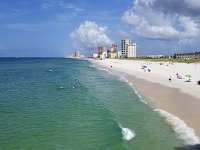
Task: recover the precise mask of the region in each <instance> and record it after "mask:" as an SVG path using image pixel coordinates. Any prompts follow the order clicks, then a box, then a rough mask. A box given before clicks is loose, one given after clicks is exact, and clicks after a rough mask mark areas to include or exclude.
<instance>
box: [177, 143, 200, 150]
mask: <svg viewBox="0 0 200 150" xmlns="http://www.w3.org/2000/svg"><path fill="white" fill-rule="evenodd" d="M175 149H176V150H200V144H196V145H188V146H184V147H175Z"/></svg>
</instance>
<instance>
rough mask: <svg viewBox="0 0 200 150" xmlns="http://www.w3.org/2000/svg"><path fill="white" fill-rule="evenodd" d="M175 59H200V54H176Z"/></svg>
mask: <svg viewBox="0 0 200 150" xmlns="http://www.w3.org/2000/svg"><path fill="white" fill-rule="evenodd" d="M174 57H175V58H178V59H200V52H194V53H177V54H174Z"/></svg>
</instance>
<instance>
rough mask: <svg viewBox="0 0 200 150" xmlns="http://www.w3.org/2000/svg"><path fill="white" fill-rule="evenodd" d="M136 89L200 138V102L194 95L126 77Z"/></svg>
mask: <svg viewBox="0 0 200 150" xmlns="http://www.w3.org/2000/svg"><path fill="white" fill-rule="evenodd" d="M126 77H127V79H128V81H129V82H130V83H132V84H133V87H134V89H135V90H136V91H137V92H138V93H139V94H140V95H141V96H142V97H143V98H145V99H146V101H147V102H148V103H150V105H152V106H153V107H154V108H159V109H162V110H165V111H167V112H170V113H172V114H174V115H175V116H177V117H179V118H180V119H181V120H184V121H185V122H186V124H187V125H188V126H189V127H191V128H193V129H194V130H195V133H196V135H197V136H198V137H200V117H199V114H200V100H199V99H198V98H196V97H194V96H192V95H189V94H186V93H183V92H181V91H180V90H179V89H176V88H169V87H166V86H164V85H161V84H158V83H152V82H149V81H147V80H144V79H139V78H136V77H134V76H132V75H127V76H126Z"/></svg>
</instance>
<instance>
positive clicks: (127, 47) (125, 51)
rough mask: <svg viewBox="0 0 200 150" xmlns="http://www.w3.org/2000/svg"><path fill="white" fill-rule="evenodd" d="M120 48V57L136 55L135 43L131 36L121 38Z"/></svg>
mask: <svg viewBox="0 0 200 150" xmlns="http://www.w3.org/2000/svg"><path fill="white" fill-rule="evenodd" d="M121 50H122V51H121V57H124V58H132V57H136V43H133V42H132V40H131V38H128V39H122V40H121Z"/></svg>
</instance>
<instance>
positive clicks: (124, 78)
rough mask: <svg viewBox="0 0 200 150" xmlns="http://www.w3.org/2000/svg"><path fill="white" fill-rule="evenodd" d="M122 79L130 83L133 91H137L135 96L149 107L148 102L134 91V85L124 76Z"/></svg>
mask: <svg viewBox="0 0 200 150" xmlns="http://www.w3.org/2000/svg"><path fill="white" fill-rule="evenodd" d="M121 79H122V80H123V81H125V82H126V83H128V84H129V85H130V86H131V87H132V88H133V90H134V91H135V94H136V95H137V96H138V97H139V99H140V101H141V102H143V103H144V104H146V105H147V102H146V101H145V100H143V98H142V96H141V95H140V94H139V93H138V92H137V91H136V90H135V89H134V86H133V83H131V82H129V81H128V79H126V77H125V76H124V75H122V76H121Z"/></svg>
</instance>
